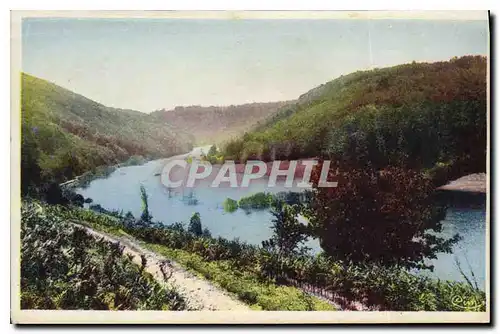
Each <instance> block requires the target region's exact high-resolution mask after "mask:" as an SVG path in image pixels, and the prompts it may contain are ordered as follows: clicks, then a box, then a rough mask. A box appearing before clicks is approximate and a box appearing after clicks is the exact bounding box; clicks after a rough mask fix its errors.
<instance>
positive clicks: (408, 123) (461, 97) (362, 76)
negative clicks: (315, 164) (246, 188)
mask: <svg viewBox="0 0 500 334" xmlns="http://www.w3.org/2000/svg"><path fill="white" fill-rule="evenodd" d="M486 68H487V60H486V58H485V57H481V56H465V57H461V58H453V59H451V60H450V61H443V62H435V63H415V62H414V63H411V64H404V65H398V66H394V67H389V68H383V69H374V70H370V71H358V72H355V73H352V74H349V75H345V76H341V77H339V78H337V79H335V80H333V81H330V82H327V83H325V84H323V85H321V86H319V87H316V88H314V89H313V90H311V91H309V92H307V93H305V94H303V95H302V96H300V97H299V99H298V100H297V102H296V103H294V104H291V105H289V106H286V107H284V108H282V109H281V110H280V111H279V112H278V113H276V114H275V115H273V116H272V117H271V118H269V119H268V120H267V121H266V122H264V123H263V124H262V125H261V126H260V127H259V128H258V129H256V130H255V131H252V132H250V133H248V134H245V135H244V136H242V137H241V138H239V139H238V140H233V141H232V142H230V143H229V144H228V145H227V146H226V148H225V156H226V159H237V160H241V161H245V160H247V159H264V160H274V159H277V160H279V159H281V160H287V159H297V158H304V157H315V156H320V157H324V158H330V159H334V160H342V161H346V162H349V163H353V164H361V165H366V164H369V165H373V166H375V167H376V166H386V165H399V166H405V167H408V168H419V169H420V168H424V169H435V168H438V169H445V170H447V173H448V172H449V173H452V174H454V175H456V176H457V177H458V176H462V175H466V174H469V173H474V172H484V171H485V170H486V129H487V92H486Z"/></svg>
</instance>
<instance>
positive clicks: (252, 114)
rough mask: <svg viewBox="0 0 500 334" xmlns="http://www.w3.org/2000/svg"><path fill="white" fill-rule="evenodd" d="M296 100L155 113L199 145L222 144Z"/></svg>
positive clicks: (162, 110)
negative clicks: (191, 136)
mask: <svg viewBox="0 0 500 334" xmlns="http://www.w3.org/2000/svg"><path fill="white" fill-rule="evenodd" d="M292 102H293V101H280V102H264V103H258V102H255V103H246V104H241V105H230V106H186V107H183V106H178V107H175V108H174V109H172V110H165V109H161V110H157V111H155V112H153V113H151V116H152V117H155V118H158V119H160V120H162V121H164V122H167V123H168V124H170V125H172V126H173V127H175V128H177V129H182V130H183V131H185V132H187V133H190V134H192V135H193V136H194V137H195V140H196V142H197V144H200V145H201V144H213V143H220V142H221V141H224V140H226V139H228V138H231V137H237V136H239V135H241V134H243V133H244V132H246V131H249V130H251V129H253V127H255V126H257V125H258V124H259V122H263V121H264V120H265V119H267V118H268V117H270V116H272V115H274V114H276V113H277V112H278V111H279V108H281V107H283V106H286V105H288V104H290V103H292Z"/></svg>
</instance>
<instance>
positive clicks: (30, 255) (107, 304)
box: [21, 203, 186, 310]
mask: <svg viewBox="0 0 500 334" xmlns="http://www.w3.org/2000/svg"><path fill="white" fill-rule="evenodd" d="M56 212H57V211H56ZM21 217H22V219H21V245H22V246H21V247H22V248H21V308H22V309H43V310H48V309H66V310H67V309H75V310H78V309H84V310H183V309H186V303H185V301H184V299H183V298H182V297H181V296H180V295H179V294H178V293H177V292H176V291H175V290H174V289H167V288H165V287H163V286H161V285H160V284H159V283H157V282H156V281H155V279H154V278H153V277H152V276H151V275H150V274H149V273H147V272H145V271H144V268H145V264H146V262H143V266H141V267H139V266H137V265H136V264H135V263H133V262H132V259H131V258H130V257H128V256H124V255H123V247H121V246H120V245H119V244H114V243H110V242H108V241H104V240H102V239H101V240H96V239H95V237H93V236H91V235H89V234H87V232H86V231H85V230H84V229H83V228H81V227H75V226H73V225H70V224H68V223H66V222H64V221H62V220H61V218H60V216H59V215H57V214H54V211H53V210H45V208H44V207H42V206H40V205H38V204H36V203H23V205H22V210H21Z"/></svg>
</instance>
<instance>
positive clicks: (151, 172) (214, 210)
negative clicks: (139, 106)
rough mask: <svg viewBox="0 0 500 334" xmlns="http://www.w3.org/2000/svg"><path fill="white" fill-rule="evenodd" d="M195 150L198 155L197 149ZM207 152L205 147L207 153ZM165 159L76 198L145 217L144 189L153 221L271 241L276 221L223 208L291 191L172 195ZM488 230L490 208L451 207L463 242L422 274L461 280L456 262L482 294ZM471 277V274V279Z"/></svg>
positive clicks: (315, 247)
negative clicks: (195, 221) (194, 221)
mask: <svg viewBox="0 0 500 334" xmlns="http://www.w3.org/2000/svg"><path fill="white" fill-rule="evenodd" d="M195 150H198V151H199V150H200V148H197V149H195ZM207 150H208V148H204V151H205V152H206V151H207ZM163 162H164V160H155V161H151V162H148V163H147V164H145V165H142V166H131V167H123V168H119V169H117V170H116V171H115V172H114V173H113V174H111V175H110V177H108V178H107V179H98V180H95V181H93V182H92V183H91V184H90V185H89V187H87V188H86V189H79V190H78V193H80V194H82V195H83V196H85V197H90V198H92V199H93V201H94V202H93V203H94V204H100V205H101V206H102V207H104V208H106V209H109V210H123V211H124V212H127V211H131V212H132V213H133V214H134V216H136V217H139V216H140V214H141V199H140V192H139V187H140V185H141V184H142V185H144V187H145V188H146V190H147V193H148V197H149V198H148V199H149V210H150V212H151V214H152V215H153V217H154V218H153V219H154V220H155V221H161V222H164V223H166V224H171V223H175V222H184V223H186V222H188V221H189V218H190V217H191V215H192V214H193V213H194V212H199V213H200V215H201V220H202V224H203V227H207V228H208V229H209V230H210V232H211V233H212V235H213V236H221V237H224V238H228V239H233V238H239V239H240V240H243V241H246V242H248V243H252V244H260V243H261V241H263V240H266V239H269V238H270V237H271V234H272V232H271V229H270V226H271V225H272V222H271V219H272V216H271V214H270V213H269V211H267V210H266V211H252V212H251V213H246V212H244V211H243V210H237V211H236V212H233V213H227V212H225V211H224V209H223V206H222V205H223V202H224V200H225V199H226V198H228V197H230V198H232V199H235V200H238V199H239V198H241V197H243V196H247V195H249V194H252V193H256V192H259V191H267V192H278V191H283V190H290V189H289V188H288V189H286V188H284V187H275V188H268V187H267V180H265V179H260V180H252V182H251V184H250V187H248V188H246V189H243V188H229V187H225V188H209V187H206V186H204V185H200V186H198V187H197V188H195V189H190V190H188V189H185V190H182V189H178V190H176V191H170V192H169V191H168V190H167V189H166V188H165V187H164V186H163V185H162V184H161V182H160V177H159V176H155V174H157V173H159V172H161V168H162V166H163ZM187 198H196V199H197V200H198V203H197V204H196V205H192V204H191V205H190V204H189V202H188V201H187ZM485 225H486V209H485V207H484V206H482V207H477V206H476V207H464V206H463V205H462V206H460V207H450V208H449V209H448V212H447V216H446V218H445V221H444V223H443V226H444V229H443V234H444V235H447V236H448V235H449V236H452V235H453V234H455V233H459V234H460V235H461V236H462V237H463V240H461V241H460V242H459V243H458V244H457V245H455V247H454V253H453V254H439V256H438V258H437V259H435V260H432V261H430V262H431V263H432V264H434V265H435V270H434V272H432V273H430V272H427V271H423V272H421V274H422V275H431V276H434V277H438V278H440V279H444V280H463V278H462V276H461V275H460V272H459V271H458V269H457V267H456V264H455V258H457V259H458V260H459V262H460V264H461V267H462V269H463V270H464V271H465V272H466V273H470V270H471V269H472V271H473V272H474V274H475V277H476V280H477V282H478V285H479V286H480V287H481V288H483V289H484V280H485V260H486V251H485V243H486V236H485ZM307 245H308V246H309V247H311V248H312V251H313V252H318V251H320V247H319V243H318V242H317V241H316V240H310V241H309V242H308V243H307ZM469 276H470V274H469Z"/></svg>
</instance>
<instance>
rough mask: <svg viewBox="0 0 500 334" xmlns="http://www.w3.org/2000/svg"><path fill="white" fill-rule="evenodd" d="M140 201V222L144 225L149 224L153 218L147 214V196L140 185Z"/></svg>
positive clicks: (144, 189)
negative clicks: (144, 223)
mask: <svg viewBox="0 0 500 334" xmlns="http://www.w3.org/2000/svg"><path fill="white" fill-rule="evenodd" d="M141 201H142V214H141V220H142V221H143V222H146V223H150V222H151V220H152V219H153V216H151V214H150V213H149V207H148V194H147V192H146V188H144V186H143V185H141Z"/></svg>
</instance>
